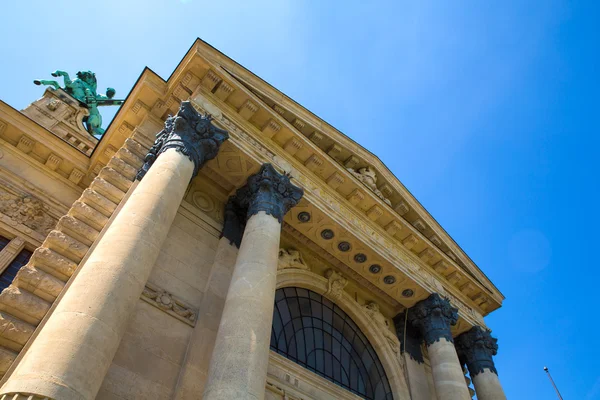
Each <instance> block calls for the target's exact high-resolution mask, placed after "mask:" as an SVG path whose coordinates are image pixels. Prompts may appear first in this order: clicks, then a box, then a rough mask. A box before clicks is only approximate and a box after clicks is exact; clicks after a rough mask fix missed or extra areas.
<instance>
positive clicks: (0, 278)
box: [0, 249, 31, 291]
mask: <svg viewBox="0 0 600 400" xmlns="http://www.w3.org/2000/svg"><path fill="white" fill-rule="evenodd" d="M30 257H31V252H30V251H29V250H25V249H23V250H21V252H20V253H19V254H17V256H16V257H15V259H14V260H12V262H11V263H10V264H9V265H8V267H6V269H5V270H4V271H3V272H2V275H0V291H2V290H4V289H5V288H7V287H8V286H9V285H10V284H11V283H12V281H13V279H15V276H17V272H19V270H20V269H21V267H22V266H23V265H25V264H27V262H28V261H29V258H30Z"/></svg>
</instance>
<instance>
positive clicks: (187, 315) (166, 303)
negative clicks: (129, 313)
mask: <svg viewBox="0 0 600 400" xmlns="http://www.w3.org/2000/svg"><path fill="white" fill-rule="evenodd" d="M142 299H144V300H146V301H147V302H148V303H150V304H152V305H153V306H155V307H157V308H159V309H161V310H163V311H165V312H167V313H168V314H171V315H173V316H174V317H176V318H177V319H179V320H182V321H183V322H186V323H188V324H189V325H192V326H194V324H195V322H196V312H195V311H194V310H193V309H192V308H191V307H188V306H187V305H185V304H183V302H181V301H179V300H177V299H175V298H173V295H172V294H171V293H169V292H167V291H165V290H163V289H160V288H157V287H154V286H152V287H151V286H150V285H148V284H147V285H146V287H144V290H143V291H142Z"/></svg>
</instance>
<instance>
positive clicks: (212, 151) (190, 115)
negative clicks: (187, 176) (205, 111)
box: [137, 101, 229, 179]
mask: <svg viewBox="0 0 600 400" xmlns="http://www.w3.org/2000/svg"><path fill="white" fill-rule="evenodd" d="M211 120H212V117H211V116H210V115H202V114H200V113H199V112H198V111H196V109H195V108H194V106H192V103H190V102H189V101H184V102H182V103H181V106H180V107H179V111H178V112H177V114H176V115H175V116H169V117H168V118H167V120H166V121H165V127H164V129H163V130H162V131H160V132H159V133H158V134H157V135H156V141H155V142H154V145H153V146H152V147H151V148H150V150H149V151H148V154H147V155H146V158H145V159H144V165H143V166H142V168H141V169H140V171H139V172H138V175H137V179H142V178H143V177H144V175H146V173H147V172H148V170H149V169H150V167H151V166H152V164H153V163H154V161H155V160H156V158H157V157H158V156H159V155H160V154H161V153H163V152H165V151H166V150H168V149H175V150H177V151H178V152H180V153H181V154H183V155H185V156H187V157H188V158H189V159H190V161H192V162H193V163H194V174H193V175H192V177H194V176H196V175H197V174H198V171H199V170H200V168H201V167H202V166H203V165H204V163H205V162H206V161H208V160H211V159H213V158H215V157H216V156H217V153H218V152H219V147H221V144H223V142H224V141H225V140H227V139H228V138H229V134H228V133H227V131H225V130H223V129H220V128H217V127H216V126H214V125H213V124H212V123H211V122H210V121H211Z"/></svg>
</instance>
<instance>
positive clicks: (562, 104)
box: [0, 0, 600, 400]
mask: <svg viewBox="0 0 600 400" xmlns="http://www.w3.org/2000/svg"><path fill="white" fill-rule="evenodd" d="M5 3H6V4H3V6H2V13H3V14H4V18H3V22H2V24H0V37H1V38H2V39H1V40H0V54H2V62H1V63H0V72H1V75H2V79H0V98H1V99H2V100H4V101H6V102H7V103H9V104H11V105H12V106H13V107H16V108H23V107H25V106H26V105H27V104H28V103H29V102H30V101H32V100H34V99H36V98H37V97H39V96H40V95H41V93H42V91H41V89H40V88H39V87H36V86H34V85H33V84H32V83H31V80H32V79H34V78H45V79H49V73H50V72H51V71H53V70H55V69H63V70H66V71H70V72H76V71H78V70H87V69H90V70H93V71H95V72H96V74H97V76H98V78H99V87H101V88H104V87H106V86H112V87H114V88H116V90H117V97H124V96H125V95H126V94H127V93H128V92H129V90H130V89H131V87H132V85H133V83H134V82H135V80H136V78H137V77H138V76H139V74H140V73H141V71H142V69H143V68H144V66H149V67H150V68H152V69H153V70H155V71H156V72H157V73H159V74H160V75H161V76H163V77H165V78H166V77H168V76H169V74H170V73H171V72H172V70H173V69H174V68H175V66H176V65H177V63H178V62H179V60H180V59H181V58H182V57H183V55H184V54H185V52H186V51H187V49H188V48H189V46H190V45H191V44H192V42H193V41H194V39H195V38H196V37H201V38H202V39H204V40H205V41H207V42H209V43H210V44H212V45H213V46H214V47H216V48H217V49H219V50H221V51H222V52H224V53H225V54H227V55H229V56H230V57H232V58H233V59H235V60H236V61H238V62H239V63H241V64H243V65H244V66H245V67H247V68H249V69H250V70H251V71H253V72H255V73H256V74H257V75H259V76H260V77H262V78H263V79H265V80H267V81H268V82H270V83H271V84H273V85H274V86H275V87H277V88H279V89H280V90H282V91H283V92H285V93H286V94H288V95H289V96H290V97H292V98H294V99H295V100H296V101H298V102H300V103H301V104H303V105H304V106H306V107H307V108H308V109H310V110H311V111H313V112H314V113H316V114H317V115H319V116H320V117H322V118H324V119H325V120H326V121H328V122H329V123H331V124H332V125H334V126H336V127H337V128H338V129H340V130H341V131H342V132H344V133H346V134H347V135H348V136H350V137H351V138H353V139H354V140H356V141H357V142H359V143H360V144H362V145H363V146H365V147H366V148H367V149H369V150H370V151H372V152H373V153H375V154H377V155H378V156H379V157H380V158H381V159H382V160H383V162H385V163H386V164H387V165H388V167H389V168H390V169H391V170H392V171H393V172H394V173H395V174H396V176H397V177H398V178H399V179H400V180H401V181H402V182H403V183H404V184H405V185H406V186H407V187H408V188H409V190H411V192H412V193H413V194H414V195H415V196H416V197H417V199H419V201H421V203H422V204H423V205H424V206H425V207H426V208H427V209H428V210H429V211H430V213H431V214H432V215H433V216H434V217H435V218H436V219H437V220H438V221H439V222H440V224H442V226H443V227H444V228H445V229H446V230H447V231H448V232H449V233H450V234H451V235H452V236H453V237H454V238H455V240H456V241H457V242H458V243H459V244H460V245H461V246H462V247H463V248H464V249H465V251H466V252H467V253H468V254H469V255H470V256H471V258H472V259H473V260H474V261H475V262H476V263H477V264H478V265H479V266H480V268H481V269H482V270H483V271H484V272H485V273H486V274H487V275H488V276H489V277H490V278H491V279H492V280H493V281H494V283H495V284H496V285H497V286H498V287H499V288H500V290H501V291H502V292H503V293H504V295H505V296H506V301H505V303H504V306H503V308H501V309H500V310H498V311H496V312H494V313H493V314H492V315H490V316H489V317H487V318H486V321H487V323H488V325H489V326H490V327H491V328H492V329H493V332H494V335H495V336H497V337H498V338H499V346H500V350H499V354H498V356H497V357H496V364H497V367H498V370H499V374H500V379H501V381H502V383H503V385H504V388H505V390H506V393H507V396H508V398H509V399H554V398H556V396H555V394H554V392H553V389H552V387H551V386H550V384H549V382H548V379H547V377H546V376H545V374H544V372H543V370H542V367H543V366H544V365H548V367H549V368H550V370H551V372H552V374H553V377H554V379H555V381H556V383H557V384H558V386H559V388H560V390H561V392H562V394H563V397H564V398H565V400H567V399H570V400H591V399H600V368H599V367H598V359H599V358H600V350H599V348H598V346H597V345H595V344H594V343H595V340H596V335H595V334H594V332H596V329H598V328H600V323H599V318H598V317H599V312H598V306H597V304H596V301H597V296H596V293H595V291H596V288H597V282H596V281H597V279H598V277H599V273H598V270H597V265H598V262H597V259H596V258H595V256H593V252H594V251H595V250H594V249H596V248H597V245H598V239H599V235H598V231H597V230H596V227H598V225H599V223H600V221H599V218H598V211H597V209H596V206H597V197H596V196H598V193H599V187H598V186H599V185H598V173H599V172H600V171H599V169H598V167H597V162H598V157H597V152H598V145H599V139H598V131H599V129H598V128H599V122H598V113H599V101H598V93H599V92H600V78H599V71H600V65H599V64H600V63H599V50H600V47H599V39H600V32H598V31H599V29H600V28H599V27H598V16H599V13H598V5H597V4H593V2H585V1H580V2H567V1H561V0H546V1H512V0H504V1H496V2H491V1H488V2H483V1H457V2H449V1H445V2H443V1H437V2H436V1H427V0H423V1H414V2H408V1H404V0H402V1H391V2H376V1H373V2H364V1H343V2H342V1H327V2H325V1H284V0H279V1H272V2H268V1H260V0H254V1H250V2H249V1H232V2H226V1H211V2H204V1H198V0H186V1H176V0H172V1H163V2H158V1H149V0H146V1H122V0H121V1H113V0H103V1H96V2H88V1H82V2H60V1H54V2H41V1H19V2H17V1H11V2H5ZM50 3H51V4H50ZM105 115H109V113H106V112H105Z"/></svg>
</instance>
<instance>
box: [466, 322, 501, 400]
mask: <svg viewBox="0 0 600 400" xmlns="http://www.w3.org/2000/svg"><path fill="white" fill-rule="evenodd" d="M497 342H498V339H495V338H493V337H492V335H491V333H490V331H489V330H486V329H483V328H482V327H480V326H474V327H473V328H471V330H469V331H468V332H465V333H463V334H461V335H460V336H458V337H457V338H456V350H457V352H458V356H459V357H460V359H461V360H462V361H464V362H465V363H466V364H467V368H469V375H471V380H472V381H473V386H474V387H475V393H476V394H477V399H478V400H506V395H505V394H504V390H502V386H501V385H500V381H499V380H498V371H496V366H495V365H494V360H493V358H492V357H493V356H495V355H496V354H497V353H498V343H497Z"/></svg>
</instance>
